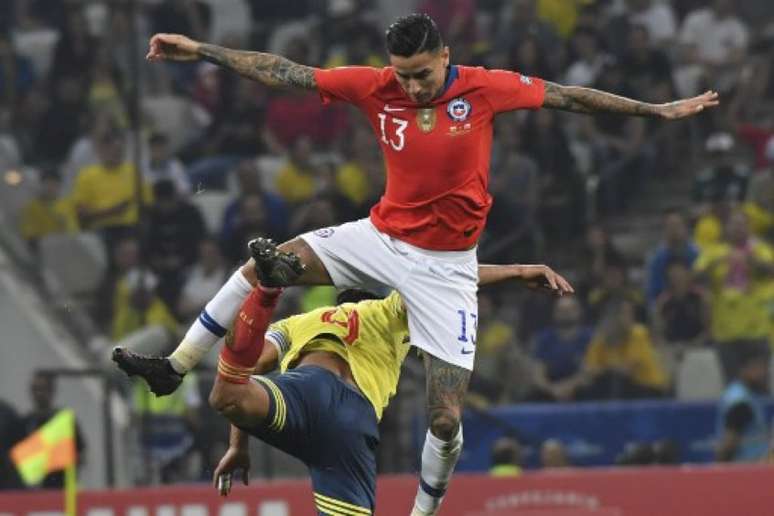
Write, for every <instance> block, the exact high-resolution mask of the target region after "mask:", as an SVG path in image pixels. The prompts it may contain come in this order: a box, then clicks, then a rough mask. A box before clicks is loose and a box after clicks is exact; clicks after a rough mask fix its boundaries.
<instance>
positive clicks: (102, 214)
mask: <svg viewBox="0 0 774 516" xmlns="http://www.w3.org/2000/svg"><path fill="white" fill-rule="evenodd" d="M124 143H125V142H124V135H123V134H121V133H119V132H115V131H111V132H108V133H106V134H104V135H103V136H102V137H101V138H100V139H99V141H98V142H97V153H98V155H99V159H100V162H99V163H98V164H96V165H91V166H88V167H85V168H83V169H81V170H80V171H79V172H78V176H77V177H76V178H75V186H74V187H73V192H72V201H73V204H74V205H75V209H76V211H77V213H78V218H79V220H80V223H81V227H83V228H84V229H96V230H116V229H126V228H128V227H133V226H135V225H137V222H138V220H139V209H138V202H137V195H136V191H137V179H136V177H135V167H134V165H133V164H132V163H129V162H127V161H124ZM142 190H143V198H144V202H146V203H150V201H151V199H152V192H151V189H150V186H149V185H148V184H147V183H145V182H144V181H143V185H142Z"/></svg>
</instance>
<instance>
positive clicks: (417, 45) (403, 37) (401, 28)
mask: <svg viewBox="0 0 774 516" xmlns="http://www.w3.org/2000/svg"><path fill="white" fill-rule="evenodd" d="M386 36H387V52H389V53H390V54H392V55H396V56H403V57H411V56H413V55H416V54H421V53H422V52H437V51H438V50H440V49H441V47H443V41H442V39H441V32H440V31H439V30H438V26H437V25H436V24H435V22H434V21H433V19H432V18H430V17H429V16H428V15H426V14H418V13H414V14H409V15H408V16H402V17H400V18H398V19H397V20H395V22H393V23H392V25H390V26H389V27H388V28H387V34H386Z"/></svg>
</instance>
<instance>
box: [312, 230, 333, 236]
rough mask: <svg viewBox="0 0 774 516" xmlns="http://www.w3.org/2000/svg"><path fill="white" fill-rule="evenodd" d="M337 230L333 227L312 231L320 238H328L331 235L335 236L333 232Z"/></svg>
mask: <svg viewBox="0 0 774 516" xmlns="http://www.w3.org/2000/svg"><path fill="white" fill-rule="evenodd" d="M335 232H336V230H335V229H333V228H322V229H318V230H316V231H315V232H314V233H312V234H313V235H314V236H318V237H320V238H328V237H330V236H333V234H334V233H335Z"/></svg>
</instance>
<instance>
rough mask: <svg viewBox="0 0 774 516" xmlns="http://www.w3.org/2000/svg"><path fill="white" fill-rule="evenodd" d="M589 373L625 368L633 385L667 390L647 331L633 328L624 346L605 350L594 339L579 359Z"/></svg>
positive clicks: (639, 326) (639, 327) (603, 345)
mask: <svg viewBox="0 0 774 516" xmlns="http://www.w3.org/2000/svg"><path fill="white" fill-rule="evenodd" d="M583 361H584V364H585V366H586V367H588V368H590V369H605V368H608V367H627V368H630V369H631V374H632V379H633V380H634V382H635V383H638V384H640V385H645V386H648V387H654V388H657V389H660V388H665V387H667V386H668V383H669V380H668V379H667V374H666V371H665V370H664V368H663V366H662V365H661V364H660V363H659V361H658V358H657V356H656V350H655V348H654V347H653V344H652V343H651V340H650V334H649V333H648V329H647V328H646V327H645V326H643V325H641V324H635V325H634V326H633V327H632V330H631V332H629V336H628V337H627V338H626V341H625V342H622V343H620V344H615V345H612V346H609V345H607V344H605V342H604V340H603V339H601V338H599V337H597V338H595V339H594V340H593V341H592V342H591V345H589V348H588V350H586V356H585V357H584V359H583Z"/></svg>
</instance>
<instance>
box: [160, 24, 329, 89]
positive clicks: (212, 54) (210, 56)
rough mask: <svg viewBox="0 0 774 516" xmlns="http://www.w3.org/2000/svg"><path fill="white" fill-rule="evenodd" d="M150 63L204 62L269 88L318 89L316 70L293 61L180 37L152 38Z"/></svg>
mask: <svg viewBox="0 0 774 516" xmlns="http://www.w3.org/2000/svg"><path fill="white" fill-rule="evenodd" d="M145 57H146V59H148V60H149V61H160V60H164V59H166V60H171V61H196V60H199V59H204V60H205V61H209V62H211V63H214V64H216V65H218V66H222V67H224V68H228V69H229V70H233V71H235V72H237V73H238V74H240V75H242V76H244V77H247V78H248V79H252V80H254V81H258V82H262V83H263V84H265V85H267V86H274V87H280V88H281V87H287V88H301V89H307V90H311V89H314V88H316V87H317V84H316V83H315V80H314V68H313V67H311V66H305V65H301V64H298V63H294V62H293V61H291V60H290V59H286V58H284V57H282V56H277V55H274V54H267V53H264V52H250V51H246V50H233V49H230V48H225V47H219V46H217V45H210V44H209V43H201V42H199V41H195V40H193V39H191V38H188V37H186V36H183V35H181V34H156V35H154V36H153V37H152V38H151V39H150V44H149V49H148V55H146V56H145Z"/></svg>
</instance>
